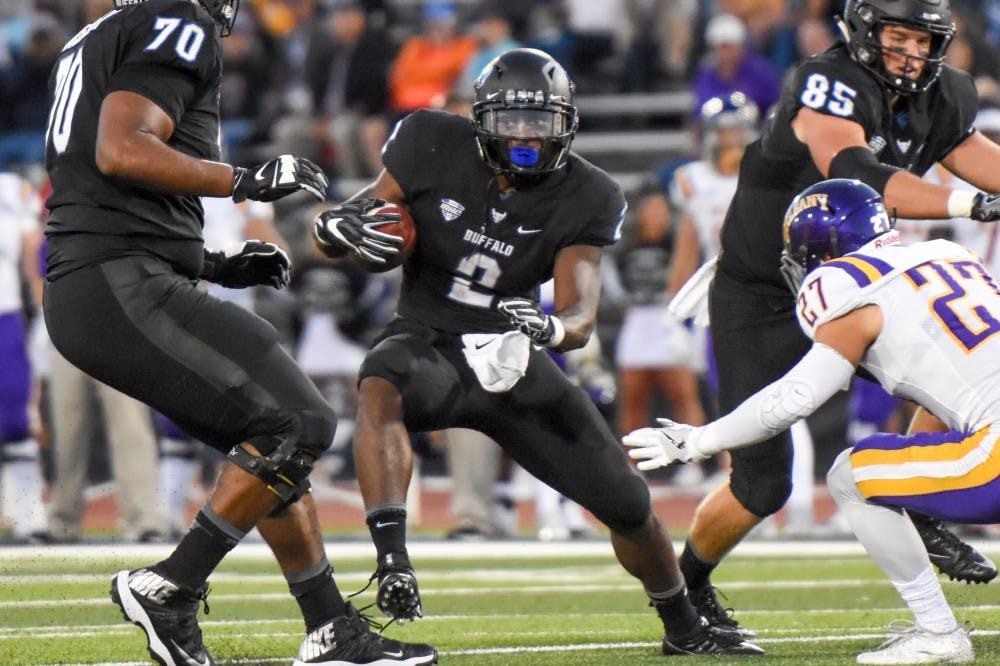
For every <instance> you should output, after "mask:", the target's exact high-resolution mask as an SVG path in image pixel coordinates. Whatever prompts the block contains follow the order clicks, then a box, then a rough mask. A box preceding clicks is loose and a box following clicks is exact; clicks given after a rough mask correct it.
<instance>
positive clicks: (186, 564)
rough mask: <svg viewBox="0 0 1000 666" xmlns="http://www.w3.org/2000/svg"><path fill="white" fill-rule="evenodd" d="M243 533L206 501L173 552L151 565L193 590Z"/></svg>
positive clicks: (182, 585)
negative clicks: (212, 508) (220, 515)
mask: <svg viewBox="0 0 1000 666" xmlns="http://www.w3.org/2000/svg"><path fill="white" fill-rule="evenodd" d="M245 534H246V533H245V532H241V531H240V530H239V529H238V528H236V527H235V526H233V525H232V524H230V523H229V522H228V521H226V520H224V519H223V518H220V517H219V516H218V515H217V514H216V513H215V512H214V511H212V510H211V509H210V508H209V507H208V505H207V504H206V505H205V506H204V507H203V508H202V510H201V511H200V512H198V515H197V516H196V517H195V519H194V523H192V525H191V529H189V530H188V532H187V534H185V535H184V536H183V537H182V538H181V540H180V543H178V544H177V548H175V549H174V552H172V553H171V554H170V556H169V557H167V559H165V560H163V561H162V562H160V563H159V564H157V565H156V566H155V567H154V569H155V570H156V571H157V572H159V573H161V574H162V575H163V576H165V577H166V578H167V579H169V580H171V581H173V582H174V583H176V584H177V585H179V586H181V587H182V588H185V589H187V590H192V591H193V590H197V589H198V588H200V587H201V586H202V585H204V584H205V581H206V580H208V576H209V574H211V573H212V571H214V570H215V567H217V566H219V562H221V561H222V558H224V557H225V556H226V555H227V554H228V553H229V551H231V550H232V549H233V548H235V547H236V544H238V543H239V542H240V539H242V538H243V536H244V535H245Z"/></svg>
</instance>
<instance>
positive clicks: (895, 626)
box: [858, 620, 975, 664]
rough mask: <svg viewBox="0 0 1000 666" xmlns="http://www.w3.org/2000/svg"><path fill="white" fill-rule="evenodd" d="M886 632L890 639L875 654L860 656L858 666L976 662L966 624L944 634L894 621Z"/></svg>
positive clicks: (868, 653) (865, 653) (970, 628)
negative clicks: (871, 665) (862, 665)
mask: <svg viewBox="0 0 1000 666" xmlns="http://www.w3.org/2000/svg"><path fill="white" fill-rule="evenodd" d="M888 628H889V631H890V632H891V633H892V635H891V636H889V638H888V639H887V640H886V641H885V642H884V643H882V645H880V646H878V649H877V650H873V651H872V652H862V653H861V654H859V655H858V663H859V664H966V663H969V662H971V661H972V660H973V659H975V655H974V654H973V651H972V641H970V640H969V632H970V631H972V626H971V625H969V624H968V623H966V624H964V625H959V626H957V627H955V629H954V630H952V631H949V632H947V633H943V634H939V633H936V632H933V631H929V630H927V629H924V628H923V627H921V626H920V625H917V624H914V623H913V622H910V621H909V620H894V621H893V622H891V623H890V624H889V627H888Z"/></svg>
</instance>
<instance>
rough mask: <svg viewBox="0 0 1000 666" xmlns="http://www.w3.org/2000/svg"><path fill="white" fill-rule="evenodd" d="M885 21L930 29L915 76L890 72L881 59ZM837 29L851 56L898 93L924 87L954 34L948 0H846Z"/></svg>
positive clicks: (931, 80)
mask: <svg viewBox="0 0 1000 666" xmlns="http://www.w3.org/2000/svg"><path fill="white" fill-rule="evenodd" d="M886 25H900V26H903V27H906V28H912V29H914V30H922V31H924V32H929V33H930V35H931V50H930V53H929V54H928V55H927V57H926V58H918V57H916V56H911V57H914V58H915V59H919V60H923V61H924V70H923V72H921V74H920V76H919V77H918V78H917V79H908V78H906V77H904V76H896V75H895V74H891V73H890V72H889V71H888V70H887V69H886V68H885V63H884V62H883V59H882V48H883V47H882V42H881V41H880V39H879V37H880V33H881V31H882V28H883V27H884V26H886ZM840 30H841V32H842V33H843V34H844V39H846V40H847V48H848V49H849V50H850V52H851V54H852V55H853V56H854V58H855V59H856V60H857V61H858V62H859V63H861V64H862V65H863V66H864V67H865V68H866V69H868V70H869V71H870V72H872V73H873V74H875V76H877V77H878V78H879V79H881V80H882V81H883V82H885V83H886V84H888V86H889V87H890V88H891V89H892V90H894V91H895V92H897V93H899V94H901V95H908V94H910V93H914V92H919V91H921V90H926V89H927V88H928V86H930V85H931V84H932V83H934V81H936V80H937V77H938V75H940V74H941V64H942V62H943V61H944V54H945V52H946V51H947V50H948V45H949V44H951V39H952V37H954V36H955V24H954V23H952V21H951V8H950V6H949V4H948V0H847V5H846V6H845V7H844V18H843V19H842V20H841V21H840Z"/></svg>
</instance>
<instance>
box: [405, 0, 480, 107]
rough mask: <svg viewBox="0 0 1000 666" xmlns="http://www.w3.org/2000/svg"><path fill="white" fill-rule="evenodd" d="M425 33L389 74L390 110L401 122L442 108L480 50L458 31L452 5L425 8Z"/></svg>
mask: <svg viewBox="0 0 1000 666" xmlns="http://www.w3.org/2000/svg"><path fill="white" fill-rule="evenodd" d="M423 18H424V31H423V32H421V33H419V34H416V35H414V36H412V37H410V38H409V39H407V40H406V41H405V42H403V46H402V48H401V49H400V51H399V54H398V55H397V56H396V59H395V61H393V63H392V67H391V70H390V73H389V100H390V102H389V103H390V108H391V110H392V112H393V114H394V115H395V118H396V119H398V118H400V117H402V116H404V115H406V114H408V113H410V112H411V111H415V110H416V109H424V108H435V107H437V108H439V107H441V106H442V105H443V104H444V100H445V98H446V97H447V95H448V92H449V91H451V89H452V88H453V87H454V86H455V83H456V82H457V81H458V77H459V76H461V74H462V71H463V70H464V69H465V66H466V64H467V63H468V62H469V59H470V58H471V57H472V54H473V53H475V51H476V49H477V48H478V44H477V43H476V39H475V38H474V37H471V36H469V35H464V34H461V33H460V32H459V31H458V10H457V9H456V7H455V4H454V3H452V2H440V1H438V0H430V1H429V2H426V3H424V7H423Z"/></svg>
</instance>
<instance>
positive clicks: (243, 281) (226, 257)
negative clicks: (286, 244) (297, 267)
mask: <svg viewBox="0 0 1000 666" xmlns="http://www.w3.org/2000/svg"><path fill="white" fill-rule="evenodd" d="M290 268H291V262H290V261H289V260H288V255H287V254H285V251H284V250H282V249H281V248H280V247H278V246H277V245H275V244H274V243H265V242H263V241H259V240H248V241H242V242H240V243H234V244H233V245H230V246H229V247H227V248H225V249H224V250H217V251H213V250H209V249H207V248H206V249H205V262H204V264H202V269H201V275H200V276H199V277H201V278H202V279H204V280H208V281H209V282H215V283H216V284H221V285H222V286H223V287H231V288H236V289H239V288H243V287H252V286H254V285H258V284H269V285H271V286H272V287H274V288H275V289H281V288H282V287H284V286H286V285H287V284H288V271H289V269H290Z"/></svg>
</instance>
